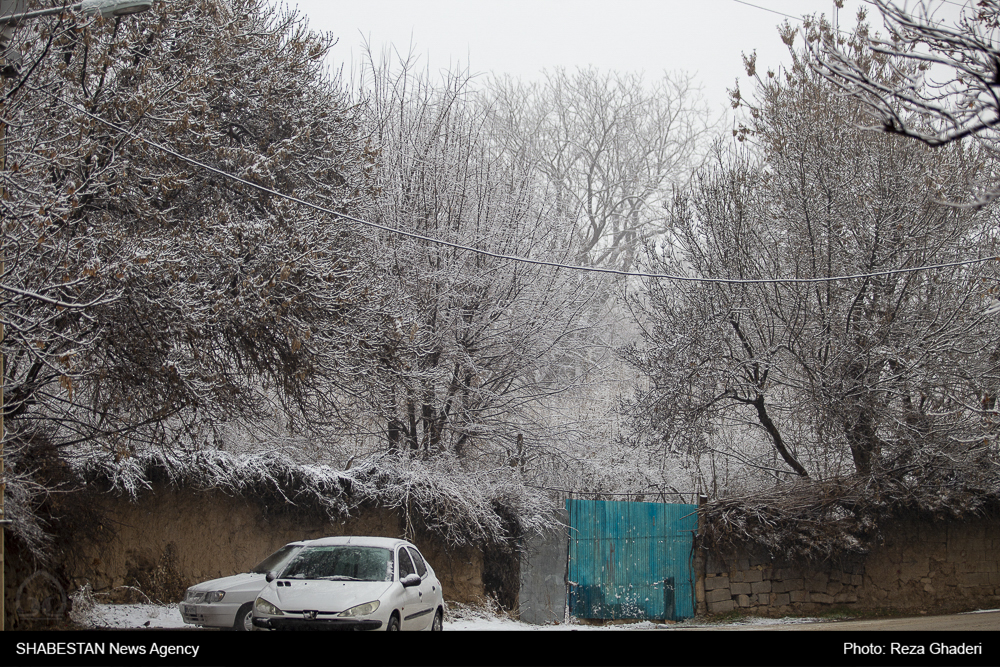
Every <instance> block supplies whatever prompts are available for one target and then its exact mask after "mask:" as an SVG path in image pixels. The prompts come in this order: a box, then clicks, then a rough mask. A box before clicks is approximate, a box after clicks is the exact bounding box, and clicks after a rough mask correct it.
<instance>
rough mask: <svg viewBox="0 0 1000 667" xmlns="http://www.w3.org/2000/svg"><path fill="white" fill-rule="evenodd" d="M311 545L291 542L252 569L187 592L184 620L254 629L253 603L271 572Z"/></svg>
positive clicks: (193, 623)
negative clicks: (252, 618)
mask: <svg viewBox="0 0 1000 667" xmlns="http://www.w3.org/2000/svg"><path fill="white" fill-rule="evenodd" d="M307 543H308V542H307V541H303V542H290V543H289V544H286V545H285V546H283V547H281V548H280V549H278V550H277V551H275V552H274V553H273V554H271V555H270V556H268V557H267V558H265V559H264V560H262V561H261V562H259V563H257V565H255V566H254V568H253V569H252V570H250V571H249V572H244V573H242V574H234V575H232V576H230V577H222V578H221V579H212V580H211V581H204V582H202V583H200V584H196V585H194V586H192V587H191V588H189V589H187V593H186V594H185V595H184V601H183V602H181V603H180V605H179V606H180V611H181V618H183V619H184V622H185V623H190V624H191V625H202V626H205V627H210V628H232V629H233V630H251V629H253V628H252V626H251V624H250V620H251V614H252V612H253V601H254V600H255V599H256V598H257V594H258V593H260V589H262V588H264V586H266V585H267V581H266V579H265V577H266V575H267V573H268V572H272V571H274V570H280V569H281V568H283V567H284V566H285V564H286V563H288V561H290V560H291V559H292V558H293V557H294V556H295V554H297V553H299V550H300V549H302V547H304V546H305V545H306V544H307Z"/></svg>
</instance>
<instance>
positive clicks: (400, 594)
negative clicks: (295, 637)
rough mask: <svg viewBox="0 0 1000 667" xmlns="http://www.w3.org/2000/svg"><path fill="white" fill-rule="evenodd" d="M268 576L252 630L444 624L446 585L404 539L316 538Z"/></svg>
mask: <svg viewBox="0 0 1000 667" xmlns="http://www.w3.org/2000/svg"><path fill="white" fill-rule="evenodd" d="M267 580H268V582H269V583H268V584H267V586H265V587H264V589H263V590H261V591H260V595H258V596H257V601H256V602H255V603H254V609H253V626H254V629H262V630H441V629H443V623H444V596H443V594H442V591H441V582H440V581H438V578H437V576H436V575H435V574H434V569H433V568H431V566H430V564H429V563H428V562H427V561H426V560H424V557H423V556H421V555H420V551H418V550H417V548H416V547H415V546H414V545H413V544H411V543H409V542H407V541H406V540H398V539H393V538H387V537H327V538H323V539H319V540H313V541H311V542H310V543H309V544H308V545H307V546H305V547H303V549H302V551H300V552H299V553H298V555H296V556H295V558H293V559H292V560H291V561H289V563H288V564H287V565H286V566H285V567H284V569H283V570H281V571H280V572H271V573H268V575H267Z"/></svg>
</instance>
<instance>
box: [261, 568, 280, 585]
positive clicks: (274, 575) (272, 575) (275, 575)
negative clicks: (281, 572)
mask: <svg viewBox="0 0 1000 667" xmlns="http://www.w3.org/2000/svg"><path fill="white" fill-rule="evenodd" d="M277 578H278V573H277V571H275V570H271V571H270V572H268V573H267V574H265V575H264V581H266V582H267V583H271V582H272V581H274V580H275V579H277Z"/></svg>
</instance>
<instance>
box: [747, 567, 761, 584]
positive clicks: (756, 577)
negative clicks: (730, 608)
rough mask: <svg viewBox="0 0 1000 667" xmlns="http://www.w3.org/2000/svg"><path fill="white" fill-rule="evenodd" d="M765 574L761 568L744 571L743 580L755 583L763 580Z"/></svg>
mask: <svg viewBox="0 0 1000 667" xmlns="http://www.w3.org/2000/svg"><path fill="white" fill-rule="evenodd" d="M763 579H764V575H763V573H762V572H761V571H760V570H747V571H746V572H744V573H743V581H745V582H747V583H751V584H752V583H754V582H756V581H763Z"/></svg>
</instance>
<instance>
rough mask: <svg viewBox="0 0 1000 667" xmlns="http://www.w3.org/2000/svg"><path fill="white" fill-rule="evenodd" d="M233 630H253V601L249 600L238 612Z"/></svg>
mask: <svg viewBox="0 0 1000 667" xmlns="http://www.w3.org/2000/svg"><path fill="white" fill-rule="evenodd" d="M233 630H236V631H237V632H249V631H250V630H253V602H247V603H246V604H245V605H243V606H242V607H240V610H239V611H238V612H236V620H235V621H234V622H233Z"/></svg>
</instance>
